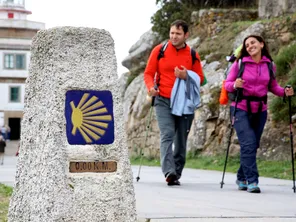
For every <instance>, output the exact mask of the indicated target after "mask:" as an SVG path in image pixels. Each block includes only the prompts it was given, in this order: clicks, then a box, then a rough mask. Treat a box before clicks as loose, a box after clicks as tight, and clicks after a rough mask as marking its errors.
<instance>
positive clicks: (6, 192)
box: [0, 184, 12, 222]
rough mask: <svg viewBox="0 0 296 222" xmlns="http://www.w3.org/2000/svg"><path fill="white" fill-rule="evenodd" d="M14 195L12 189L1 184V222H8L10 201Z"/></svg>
mask: <svg viewBox="0 0 296 222" xmlns="http://www.w3.org/2000/svg"><path fill="white" fill-rule="evenodd" d="M11 194H12V187H9V186H5V185H4V184H0V221H4V222H5V221H7V213H8V206H9V199H10V196H11Z"/></svg>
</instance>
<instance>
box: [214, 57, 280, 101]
mask: <svg viewBox="0 0 296 222" xmlns="http://www.w3.org/2000/svg"><path fill="white" fill-rule="evenodd" d="M234 60H235V58H234ZM231 62H232V61H231ZM267 65H268V70H269V76H270V79H269V83H268V88H270V84H271V81H272V79H275V73H274V71H273V66H274V62H269V63H268V64H267ZM238 67H239V71H238V73H237V77H236V78H241V77H242V75H243V72H244V69H245V64H244V63H243V62H242V60H241V59H239V60H238ZM229 68H230V66H228V67H227V69H226V71H225V73H224V75H225V79H226V78H227V75H228V73H229ZM224 84H225V80H223V83H222V89H221V94H220V99H219V101H220V104H221V105H226V104H227V103H228V100H230V101H235V99H236V96H238V97H239V98H238V101H240V100H241V99H242V95H240V94H238V95H237V92H238V91H235V92H227V91H226V89H225V86H224ZM240 92H241V93H242V90H241V91H240Z"/></svg>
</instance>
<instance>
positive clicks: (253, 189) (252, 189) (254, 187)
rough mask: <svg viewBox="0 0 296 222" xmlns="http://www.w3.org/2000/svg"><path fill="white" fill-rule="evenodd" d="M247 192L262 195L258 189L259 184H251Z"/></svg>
mask: <svg viewBox="0 0 296 222" xmlns="http://www.w3.org/2000/svg"><path fill="white" fill-rule="evenodd" d="M247 191H248V192H249V193H261V190H260V188H259V187H258V184H257V183H251V184H249V185H248V189H247Z"/></svg>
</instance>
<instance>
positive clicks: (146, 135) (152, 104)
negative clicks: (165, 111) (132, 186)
mask: <svg viewBox="0 0 296 222" xmlns="http://www.w3.org/2000/svg"><path fill="white" fill-rule="evenodd" d="M154 101H155V96H152V101H151V107H150V113H149V118H148V121H147V124H146V134H145V140H144V146H143V147H144V148H145V146H146V141H147V137H148V131H149V129H150V123H151V116H152V111H153V106H154ZM143 147H142V148H141V150H140V155H141V157H140V166H139V170H138V176H137V178H136V179H137V182H138V181H139V180H140V172H141V167H142V159H143V156H144V153H143Z"/></svg>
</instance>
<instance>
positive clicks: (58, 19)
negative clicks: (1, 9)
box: [25, 0, 157, 76]
mask: <svg viewBox="0 0 296 222" xmlns="http://www.w3.org/2000/svg"><path fill="white" fill-rule="evenodd" d="M155 2H156V0H83V1H82V0H26V1H25V3H26V9H27V10H29V11H32V15H29V16H28V20H31V21H38V22H44V23H45V26H46V28H52V27H55V26H76V27H78V26H80V27H92V28H99V29H105V30H107V31H109V32H110V33H111V35H112V37H113V39H114V42H115V52H116V58H117V66H118V75H119V76H120V75H121V74H122V73H124V72H126V71H128V70H127V69H126V68H125V67H123V66H122V65H121V62H122V60H123V59H124V58H125V57H126V56H127V55H128V50H129V49H130V47H131V46H132V45H133V44H134V43H136V41H138V40H139V38H140V36H141V35H142V34H144V33H145V32H146V31H148V30H149V29H150V28H151V27H152V25H151V23H150V17H151V16H152V15H153V14H154V13H155V12H156V10H157V6H156V5H155Z"/></svg>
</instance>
